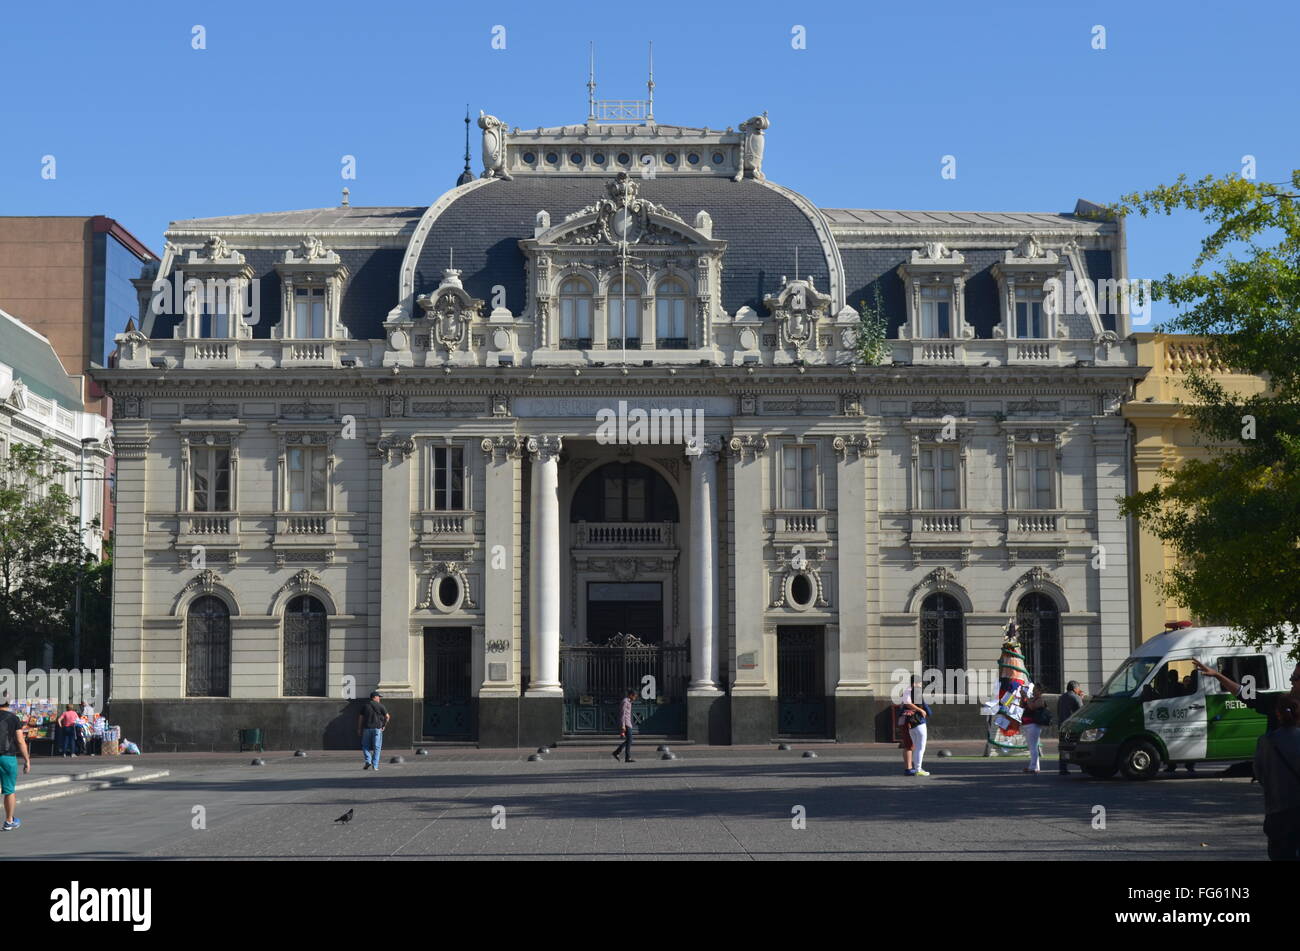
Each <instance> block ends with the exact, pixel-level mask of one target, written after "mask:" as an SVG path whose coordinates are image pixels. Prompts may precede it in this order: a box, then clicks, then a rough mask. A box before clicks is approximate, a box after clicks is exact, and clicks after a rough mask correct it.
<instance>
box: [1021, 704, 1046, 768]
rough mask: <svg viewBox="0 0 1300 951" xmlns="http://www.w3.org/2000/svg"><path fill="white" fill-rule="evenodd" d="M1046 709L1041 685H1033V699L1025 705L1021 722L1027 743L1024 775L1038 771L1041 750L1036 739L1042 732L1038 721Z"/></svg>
mask: <svg viewBox="0 0 1300 951" xmlns="http://www.w3.org/2000/svg"><path fill="white" fill-rule="evenodd" d="M1046 709H1047V701H1046V700H1044V699H1043V688H1042V686H1041V685H1035V687H1034V695H1033V697H1032V698H1031V699H1030V701H1029V702H1028V703H1026V704H1025V718H1024V720H1023V721H1022V723H1023V725H1024V728H1025V739H1026V740H1027V741H1028V743H1029V765H1028V766H1027V767H1025V772H1026V773H1037V772H1038V771H1039V769H1038V759H1039V757H1040V756H1041V755H1042V749H1041V748H1040V747H1039V745H1038V738H1039V735H1040V734H1041V733H1042V732H1043V728H1042V726H1041V725H1040V724H1039V722H1038V721H1039V718H1040V717H1041V716H1042V715H1043V711H1044V710H1046Z"/></svg>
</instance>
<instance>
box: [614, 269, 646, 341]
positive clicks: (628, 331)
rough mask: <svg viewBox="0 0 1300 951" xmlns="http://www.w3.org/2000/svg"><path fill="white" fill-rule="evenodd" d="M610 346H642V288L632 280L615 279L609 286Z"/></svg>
mask: <svg viewBox="0 0 1300 951" xmlns="http://www.w3.org/2000/svg"><path fill="white" fill-rule="evenodd" d="M609 346H610V348H611V349H615V348H621V347H632V348H634V349H635V348H638V347H640V346H641V290H640V288H638V287H637V286H636V284H635V283H634V282H632V281H615V282H614V283H613V284H611V285H610V288H609Z"/></svg>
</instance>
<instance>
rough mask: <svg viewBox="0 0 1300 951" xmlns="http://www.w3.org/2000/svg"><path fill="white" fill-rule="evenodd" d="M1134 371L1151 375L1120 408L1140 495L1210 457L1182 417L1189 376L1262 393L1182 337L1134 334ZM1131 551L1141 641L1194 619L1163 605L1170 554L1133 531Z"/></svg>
mask: <svg viewBox="0 0 1300 951" xmlns="http://www.w3.org/2000/svg"><path fill="white" fill-rule="evenodd" d="M1133 339H1134V340H1136V341H1137V351H1138V352H1137V358H1138V366H1144V367H1150V368H1151V372H1150V373H1148V374H1147V376H1146V377H1145V379H1143V380H1142V381H1141V382H1139V383H1138V385H1137V391H1136V395H1135V398H1134V399H1133V401H1132V402H1129V403H1126V404H1125V405H1124V408H1123V413H1124V417H1125V418H1126V419H1127V420H1128V421H1129V422H1130V423H1131V424H1132V426H1133V474H1134V481H1133V484H1134V485H1135V486H1136V487H1137V490H1138V491H1140V492H1146V491H1147V490H1149V489H1151V488H1154V487H1155V486H1156V485H1157V484H1158V482H1159V481H1160V470H1161V468H1163V467H1166V466H1167V467H1170V468H1177V467H1178V466H1179V465H1180V464H1181V463H1183V462H1184V461H1186V460H1188V459H1204V458H1206V457H1208V456H1209V454H1210V448H1211V446H1212V443H1209V442H1207V441H1206V438H1205V437H1204V436H1202V435H1201V434H1200V433H1198V432H1197V431H1196V430H1195V429H1194V428H1193V421H1192V419H1191V418H1190V417H1189V416H1188V415H1187V414H1186V413H1185V412H1184V411H1183V408H1182V407H1183V404H1185V403H1187V402H1189V401H1190V400H1191V394H1190V393H1189V391H1188V389H1187V373H1188V371H1189V370H1192V369H1197V370H1201V371H1203V372H1208V373H1210V374H1211V375H1213V376H1214V377H1215V378H1216V379H1218V380H1219V382H1220V383H1222V384H1223V386H1224V387H1225V388H1226V389H1227V390H1228V392H1229V393H1233V394H1237V395H1240V396H1251V395H1253V394H1255V393H1259V392H1261V391H1262V390H1264V389H1265V388H1266V387H1265V384H1264V381H1263V380H1261V379H1260V378H1259V377H1257V376H1254V375H1251V374H1248V373H1240V372H1236V371H1233V370H1230V369H1229V368H1227V367H1225V366H1224V365H1223V364H1222V363H1220V362H1219V361H1218V360H1217V359H1216V358H1215V356H1214V354H1213V350H1212V348H1211V347H1210V346H1209V345H1208V344H1207V342H1206V341H1205V340H1204V339H1203V338H1200V337H1192V336H1188V335H1184V334H1164V333H1135V334H1133ZM1136 532H1137V539H1136V544H1135V545H1134V549H1133V550H1134V552H1135V562H1136V568H1137V576H1136V578H1135V579H1134V582H1135V591H1136V594H1135V601H1136V603H1135V605H1134V612H1135V613H1134V623H1135V624H1136V631H1137V634H1138V637H1137V638H1136V639H1137V640H1139V641H1144V640H1146V639H1148V638H1150V637H1152V636H1154V635H1156V634H1159V633H1161V632H1162V631H1163V630H1164V626H1165V623H1166V622H1168V621H1182V620H1190V621H1196V620H1197V619H1196V618H1194V617H1191V616H1190V615H1189V614H1188V612H1187V610H1186V608H1184V607H1182V606H1181V605H1178V604H1176V603H1173V602H1166V600H1165V598H1164V595H1163V594H1162V593H1161V591H1160V589H1159V586H1158V585H1157V583H1156V580H1155V578H1154V576H1155V575H1156V574H1158V573H1160V572H1162V571H1165V570H1167V569H1168V568H1170V567H1172V566H1173V564H1174V562H1175V556H1174V553H1173V551H1172V550H1171V549H1169V548H1167V547H1166V546H1165V544H1164V543H1163V542H1161V541H1160V539H1158V538H1157V537H1155V536H1154V535H1152V534H1151V533H1150V532H1148V531H1146V530H1144V529H1142V528H1137V529H1136Z"/></svg>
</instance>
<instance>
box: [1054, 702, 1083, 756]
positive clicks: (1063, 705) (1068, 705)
mask: <svg viewBox="0 0 1300 951" xmlns="http://www.w3.org/2000/svg"><path fill="white" fill-rule="evenodd" d="M1082 708H1083V688H1082V687H1080V686H1079V681H1077V680H1071V681H1070V682H1069V683H1068V684H1066V685H1065V693H1063V694H1061V696H1060V699H1058V700H1057V701H1056V729H1057V730H1063V729H1064V728H1065V721H1066V720H1068V719H1070V717H1072V716H1074V715H1075V714H1076V713H1078V712H1079V710H1081V709H1082ZM1057 742H1060V735H1059V734H1058V735H1057ZM1060 763H1061V775H1062V776H1066V775H1068V774H1069V772H1070V770H1069V769H1068V768H1067V767H1066V765H1065V756H1064V754H1062V755H1061V757H1060Z"/></svg>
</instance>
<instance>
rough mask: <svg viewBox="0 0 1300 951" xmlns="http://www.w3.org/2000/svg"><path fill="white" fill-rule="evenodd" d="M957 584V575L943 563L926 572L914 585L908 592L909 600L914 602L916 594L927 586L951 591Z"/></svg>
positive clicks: (936, 589)
mask: <svg viewBox="0 0 1300 951" xmlns="http://www.w3.org/2000/svg"><path fill="white" fill-rule="evenodd" d="M956 585H957V576H956V575H954V574H953V573H952V572H951V571H949V570H948V569H947V568H946V567H944V566H943V565H940V566H939V567H938V568H935V569H934V570H933V571H931V572H929V573H928V574H926V576H925V577H924V578H922V579H921V580H920V581H918V582H917V583H916V584H914V585H912V590H911V591H910V592H908V595H907V600H908V602H909V603H911V602H913V601H914V600H915V598H916V595H917V594H918V593H919V592H921V591H923V590H925V589H926V588H933V589H934V590H935V591H949V590H951V589H952V588H954V587H956Z"/></svg>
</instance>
